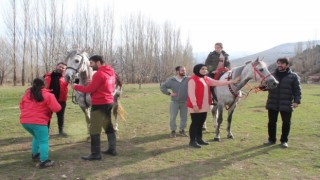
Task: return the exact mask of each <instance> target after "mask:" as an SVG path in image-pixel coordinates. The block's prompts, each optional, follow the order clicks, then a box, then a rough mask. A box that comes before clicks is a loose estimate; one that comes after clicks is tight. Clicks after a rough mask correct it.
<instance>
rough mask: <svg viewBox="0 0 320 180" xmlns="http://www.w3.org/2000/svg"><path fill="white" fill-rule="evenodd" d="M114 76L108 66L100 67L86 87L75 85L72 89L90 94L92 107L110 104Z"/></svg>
mask: <svg viewBox="0 0 320 180" xmlns="http://www.w3.org/2000/svg"><path fill="white" fill-rule="evenodd" d="M115 83H116V75H115V73H114V70H113V68H112V67H110V66H107V65H106V66H100V67H99V68H98V71H97V72H96V73H94V75H93V77H92V81H91V82H90V83H89V84H88V86H80V85H75V86H74V89H75V90H76V91H80V92H86V93H90V95H91V102H92V105H101V104H112V103H113V91H114V88H115Z"/></svg>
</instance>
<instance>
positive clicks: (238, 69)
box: [231, 65, 246, 77]
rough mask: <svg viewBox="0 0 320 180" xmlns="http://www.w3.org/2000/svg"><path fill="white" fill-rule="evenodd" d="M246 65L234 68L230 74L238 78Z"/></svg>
mask: <svg viewBox="0 0 320 180" xmlns="http://www.w3.org/2000/svg"><path fill="white" fill-rule="evenodd" d="M245 66H246V65H242V66H238V67H234V68H232V69H231V71H232V74H233V77H238V76H240V75H241V72H242V71H243V68H244V67H245Z"/></svg>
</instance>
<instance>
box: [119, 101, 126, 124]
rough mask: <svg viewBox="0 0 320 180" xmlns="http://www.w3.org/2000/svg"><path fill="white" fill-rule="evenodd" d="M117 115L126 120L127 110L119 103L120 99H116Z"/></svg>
mask: <svg viewBox="0 0 320 180" xmlns="http://www.w3.org/2000/svg"><path fill="white" fill-rule="evenodd" d="M118 115H119V117H120V119H122V120H124V121H126V117H127V112H126V111H125V110H124V108H123V106H122V105H121V103H120V101H118Z"/></svg>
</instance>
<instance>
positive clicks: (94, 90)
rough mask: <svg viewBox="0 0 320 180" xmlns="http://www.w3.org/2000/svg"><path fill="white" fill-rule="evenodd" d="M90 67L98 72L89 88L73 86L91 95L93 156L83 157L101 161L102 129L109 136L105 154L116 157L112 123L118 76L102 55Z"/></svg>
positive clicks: (93, 58)
mask: <svg viewBox="0 0 320 180" xmlns="http://www.w3.org/2000/svg"><path fill="white" fill-rule="evenodd" d="M89 60H90V66H91V67H92V69H93V70H97V72H96V73H95V74H94V75H93V76H92V81H91V82H90V83H89V84H88V85H87V86H81V85H75V84H74V85H72V88H73V89H74V90H76V91H80V92H86V93H90V95H91V103H92V106H91V116H90V138H91V154H90V155H88V156H83V157H81V158H82V159H84V160H89V161H92V160H101V150H100V134H101V131H102V128H103V129H104V130H105V133H106V134H107V138H108V142H109V148H108V149H107V150H106V151H104V152H103V153H104V154H109V155H112V156H116V155H117V152H116V134H115V130H114V129H113V125H112V122H111V110H112V107H113V91H114V89H115V83H116V75H115V72H114V70H113V68H112V67H111V66H108V65H105V64H104V59H103V57H102V56H100V55H94V56H91V57H90V58H89Z"/></svg>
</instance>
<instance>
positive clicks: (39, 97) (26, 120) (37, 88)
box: [20, 78, 61, 168]
mask: <svg viewBox="0 0 320 180" xmlns="http://www.w3.org/2000/svg"><path fill="white" fill-rule="evenodd" d="M60 110H61V106H60V104H59V103H58V101H57V100H56V98H55V96H54V95H53V94H52V93H50V91H49V90H48V89H46V88H44V81H43V80H41V79H39V78H36V79H34V80H33V82H32V87H31V88H29V89H27V91H26V93H25V94H24V95H23V97H22V99H21V101H20V123H21V124H22V126H23V128H24V129H26V130H27V131H28V132H29V133H30V134H31V135H32V159H33V160H34V161H36V160H38V159H40V164H39V168H46V167H50V166H53V165H54V161H51V160H50V159H49V134H48V133H49V132H48V127H47V125H48V121H50V119H51V117H52V112H58V111H60Z"/></svg>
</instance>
